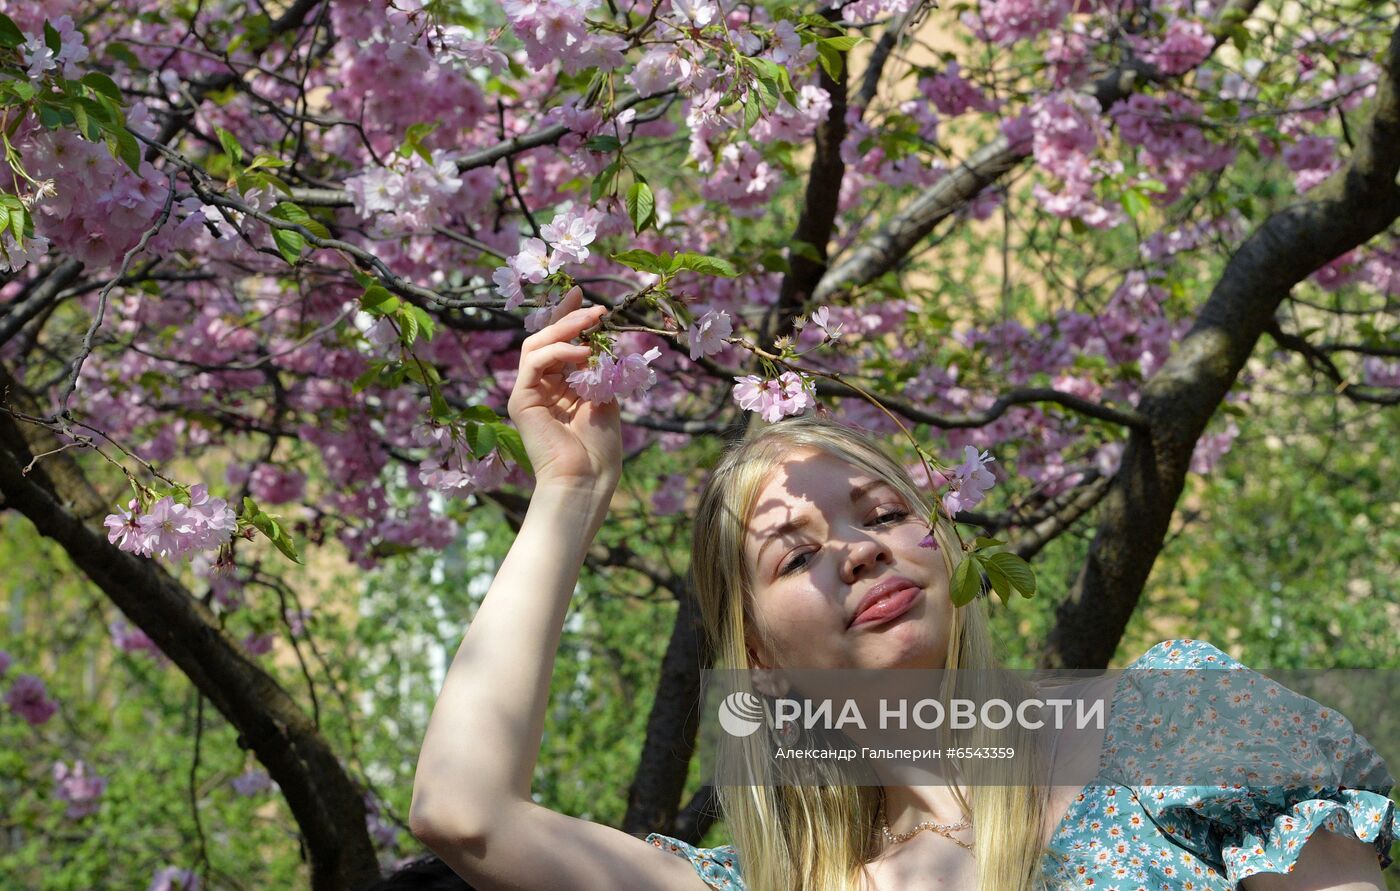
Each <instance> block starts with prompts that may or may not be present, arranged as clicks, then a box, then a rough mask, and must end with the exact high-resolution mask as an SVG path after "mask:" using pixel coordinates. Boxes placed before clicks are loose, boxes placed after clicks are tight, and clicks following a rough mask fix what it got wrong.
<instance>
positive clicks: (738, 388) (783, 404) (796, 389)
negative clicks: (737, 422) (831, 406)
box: [734, 371, 816, 424]
mask: <svg viewBox="0 0 1400 891" xmlns="http://www.w3.org/2000/svg"><path fill="white" fill-rule="evenodd" d="M734 380H735V381H736V383H735V385H734V401H735V402H737V403H739V407H740V408H742V409H744V410H745V411H752V412H757V413H758V414H759V415H760V416H761V417H762V418H763V419H764V420H765V421H767V422H768V423H770V424H771V423H774V422H776V421H778V420H779V419H780V418H784V417H787V416H788V415H797V414H801V413H802V412H804V411H806V410H807V409H808V408H810V407H812V406H813V405H815V404H816V398H815V395H814V392H813V386H812V383H811V381H809V380H807V379H806V378H805V377H803V376H801V375H799V374H797V373H796V372H793V371H784V372H783V373H782V374H780V375H778V376H777V377H776V378H774V379H772V380H764V379H763V378H761V377H759V376H758V375H756V374H750V375H745V376H744V377H736V378H734Z"/></svg>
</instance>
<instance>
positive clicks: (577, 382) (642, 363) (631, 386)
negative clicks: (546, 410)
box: [564, 347, 661, 403]
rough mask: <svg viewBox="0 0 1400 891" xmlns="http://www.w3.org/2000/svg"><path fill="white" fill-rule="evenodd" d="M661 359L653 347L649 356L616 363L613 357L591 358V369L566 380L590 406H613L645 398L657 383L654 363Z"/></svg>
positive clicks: (634, 355) (629, 356) (630, 356)
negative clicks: (636, 398) (608, 404)
mask: <svg viewBox="0 0 1400 891" xmlns="http://www.w3.org/2000/svg"><path fill="white" fill-rule="evenodd" d="M659 358H661V350H660V349H659V348H657V347H652V348H651V349H649V350H647V351H646V352H645V353H628V354H626V355H624V356H622V358H620V359H615V358H613V356H612V355H611V354H609V353H601V354H599V355H595V356H592V357H590V358H589V360H588V367H586V368H581V369H579V370H578V371H573V372H570V373H569V376H568V377H566V378H565V379H564V380H565V381H566V382H567V383H568V385H569V386H571V387H573V388H574V391H575V392H577V393H578V394H579V396H581V397H583V398H584V399H587V400H588V401H589V402H598V403H604V402H612V401H613V400H614V399H617V400H622V399H627V398H631V397H635V396H640V395H642V394H645V393H646V391H647V390H649V389H651V387H652V386H653V385H654V384H655V383H656V370H655V369H654V368H652V366H651V363H652V362H655V361H656V360H657V359H659Z"/></svg>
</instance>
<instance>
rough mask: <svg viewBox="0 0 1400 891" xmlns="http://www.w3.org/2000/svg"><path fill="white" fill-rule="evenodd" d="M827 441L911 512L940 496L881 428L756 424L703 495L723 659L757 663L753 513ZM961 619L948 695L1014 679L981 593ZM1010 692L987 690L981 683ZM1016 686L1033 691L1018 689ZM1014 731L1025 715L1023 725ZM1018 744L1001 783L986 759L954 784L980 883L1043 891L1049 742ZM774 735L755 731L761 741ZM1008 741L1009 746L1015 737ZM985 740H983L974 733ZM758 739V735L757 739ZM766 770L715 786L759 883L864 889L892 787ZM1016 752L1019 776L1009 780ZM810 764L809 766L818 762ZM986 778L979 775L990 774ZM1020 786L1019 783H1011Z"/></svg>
mask: <svg viewBox="0 0 1400 891" xmlns="http://www.w3.org/2000/svg"><path fill="white" fill-rule="evenodd" d="M800 448H817V449H820V450H822V451H824V452H827V453H828V454H831V455H833V456H835V457H837V458H840V459H841V460H843V461H846V462H848V463H850V464H851V465H853V466H854V467H856V468H858V469H859V470H862V471H864V472H866V473H869V474H871V475H872V476H875V477H877V478H880V479H883V480H885V481H886V482H888V483H890V484H891V485H892V486H894V487H895V488H896V489H897V490H898V491H899V492H900V494H902V495H903V496H904V498H905V499H906V500H907V503H908V504H909V506H910V508H911V509H913V510H918V511H922V513H923V515H924V516H927V515H928V512H929V509H930V507H931V504H932V502H931V501H930V498H929V496H928V495H926V494H925V493H924V492H923V491H921V490H920V488H919V487H918V486H917V485H916V484H915V483H914V481H913V480H912V479H911V478H910V476H909V474H908V473H907V472H906V471H905V470H904V468H903V467H901V466H900V465H899V463H898V462H897V461H895V460H893V459H892V458H891V457H890V456H889V455H888V454H887V453H886V452H884V451H883V450H882V449H881V448H880V446H879V445H877V444H876V443H875V441H874V440H872V439H871V438H870V437H869V436H867V435H866V434H864V433H861V432H859V431H856V430H854V429H851V428H849V427H846V426H844V425H842V424H840V423H837V422H835V421H830V420H824V419H821V418H818V417H815V416H804V417H796V418H789V419H786V420H783V421H779V422H778V423H776V424H772V425H770V426H767V427H765V428H762V429H760V430H758V431H757V433H755V434H754V435H751V436H750V437H749V438H747V439H746V440H744V441H742V442H741V443H739V444H736V445H735V446H734V447H732V448H731V449H730V450H729V451H727V452H726V453H725V455H724V456H723V457H722V458H721V459H720V461H719V463H718V465H717V466H716V467H715V469H714V471H713V472H712V474H711V476H710V479H709V481H708V482H707V483H706V485H705V489H704V491H703V492H702V493H701V496H700V502H699V506H698V509H697V511H696V516H695V534H694V537H693V543H692V550H691V564H690V565H691V572H692V576H693V579H694V583H695V593H696V597H697V600H698V604H699V608H700V613H701V619H702V622H703V624H704V628H705V633H706V635H707V636H708V638H709V641H710V644H711V646H712V647H713V652H714V654H715V665H716V667H718V668H729V669H749V668H751V667H752V666H751V665H750V662H749V654H748V646H747V641H748V640H749V637H748V635H755V634H756V633H757V631H758V629H757V628H755V627H754V624H753V622H752V616H751V613H750V610H749V603H750V597H751V592H752V584H753V580H752V578H751V575H750V572H749V567H748V564H747V561H746V559H745V554H744V537H745V533H746V529H747V525H748V520H749V515H750V513H751V511H752V510H753V507H754V503H755V501H756V500H757V497H758V494H759V492H760V490H761V489H762V488H763V485H764V483H765V481H766V480H767V478H768V476H769V475H770V473H771V472H772V471H773V470H774V468H776V467H777V466H778V465H779V464H780V463H781V461H782V459H783V458H784V456H786V455H787V454H789V453H790V452H792V451H793V450H794V449H800ZM934 536H935V539H936V540H937V542H938V546H939V551H940V553H942V555H943V558H944V560H945V565H946V568H947V570H948V577H949V578H950V579H951V578H952V575H953V571H954V569H955V568H956V567H957V564H958V562H960V560H961V556H962V546H961V544H960V543H959V540H958V536H957V532H956V531H955V530H954V528H953V526H952V524H951V523H950V522H949V521H948V520H947V519H946V518H945V517H943V516H941V515H940V516H939V518H938V522H937V524H936V525H935V527H934ZM954 615H955V618H954V621H953V625H952V627H951V629H950V630H949V639H948V650H947V662H946V667H947V668H948V669H951V670H949V671H945V672H944V677H945V681H944V689H943V691H941V693H942V694H943V695H945V696H949V695H952V692H953V691H954V690H958V691H961V692H960V693H959V695H967V693H968V692H972V691H968V690H967V688H966V687H963V686H958V684H959V675H961V674H962V672H961V671H960V670H968V674H967V675H963V677H964V678H966V677H973V678H979V679H981V678H987V677H995V678H1001V679H1002V680H1001V681H994V682H993V683H1003V684H1004V683H1016V682H1015V681H1014V680H1011V681H1007V680H1006V677H1007V676H1006V675H1005V673H1003V672H993V671H989V670H990V669H996V668H998V667H999V665H998V662H997V660H996V657H995V655H994V653H993V649H992V642H991V636H990V633H989V630H988V624H987V615H986V607H985V603H984V600H983V599H981V598H979V599H977V600H975V601H973V602H972V603H971V604H969V605H967V606H965V607H962V608H959V609H957V610H955V611H954ZM998 692H999V693H1002V694H1004V693H1008V692H1012V691H1010V690H1007V689H1005V688H1001V689H999V690H998V691H992V690H980V691H975V692H974V695H982V696H989V695H996V694H997V693H998ZM1015 692H1024V690H1017V691H1015ZM1011 730H1012V731H1015V726H1014V725H1013V727H1012V728H1011ZM1019 732H1020V733H1024V734H1025V738H1024V739H1020V738H1018V739H1014V740H1012V741H1010V742H1009V744H1012V745H1015V746H1016V747H1017V752H1018V753H1025V752H1029V753H1032V757H1023V756H1019V754H1018V757H1017V758H1016V759H1013V760H1012V761H1011V762H1000V763H999V764H997V765H996V769H997V770H999V771H1001V773H1000V774H999V775H998V777H999V778H998V779H997V780H996V783H993V782H992V781H991V778H990V777H987V776H985V774H980V773H979V766H978V764H977V763H976V762H975V761H974V763H972V764H968V765H966V767H965V768H964V771H963V775H964V777H966V778H967V780H968V783H967V788H966V789H965V790H964V789H963V788H962V787H960V786H955V787H954V789H953V791H954V796H955V798H956V800H957V801H958V803H959V804H960V805H961V806H962V808H963V810H964V812H965V813H968V814H970V815H971V817H972V820H973V824H974V826H975V827H976V843H975V845H974V847H973V854H974V856H975V858H976V861H977V871H978V883H977V887H978V889H979V891H1032V889H1035V888H1038V887H1040V886H1041V884H1042V882H1041V880H1040V862H1041V858H1042V856H1043V855H1044V848H1043V847H1042V845H1041V841H1040V840H1041V832H1040V826H1041V825H1042V823H1043V821H1044V819H1045V812H1046V789H1045V788H1044V786H1042V785H1039V784H1038V783H1037V782H1036V778H1037V776H1039V773H1038V771H1039V770H1040V768H1041V763H1042V761H1041V759H1040V757H1039V754H1038V752H1039V749H1038V745H1037V742H1036V740H1035V739H1033V738H1032V737H1031V736H1030V734H1029V731H1024V730H1022V731H1019ZM761 736H762V735H759V736H756V737H753V738H752V739H755V740H758V739H760V738H761ZM1000 739H1001V740H1002V741H1001V742H1000V743H998V744H999V745H1007V744H1008V740H1007V738H1006V736H1004V735H1003V736H1002V737H1001V738H1000ZM974 744H975V743H974ZM755 745H757V743H755ZM746 764H747V765H748V766H749V769H750V770H752V771H753V772H754V773H753V774H752V780H753V781H752V782H751V783H749V784H745V785H742V786H739V785H727V786H720V787H719V789H718V790H717V795H718V798H719V801H720V807H721V809H722V811H723V814H724V819H725V821H726V823H727V824H728V826H729V829H730V832H731V835H732V837H733V839H734V843H735V846H736V848H737V849H738V852H739V856H740V858H741V864H742V870H743V876H744V883H745V885H746V886H747V887H748V888H749V891H858V889H859V888H860V887H861V885H860V877H861V874H862V872H863V869H864V866H865V864H866V863H868V862H869V861H870V860H871V859H872V858H874V857H875V856H876V855H877V854H878V853H879V852H880V850H881V847H882V844H881V841H880V834H879V832H878V828H879V822H878V821H879V818H880V813H881V807H882V806H883V800H884V790H883V789H882V788H880V787H879V786H867V785H853V784H851V783H850V782H849V779H848V775H845V774H843V773H842V772H841V771H840V770H839V769H838V768H835V767H832V768H825V767H823V766H821V765H819V764H818V765H815V766H814V765H811V764H809V765H808V768H809V770H814V771H816V772H817V774H818V775H820V776H821V777H823V779H822V781H820V782H818V783H816V784H806V785H785V784H782V783H780V782H777V780H778V779H779V778H778V777H777V776H776V774H775V773H774V769H773V767H772V762H771V759H768V758H750V759H748V760H747V762H746ZM1008 764H1009V765H1011V768H1010V769H1012V770H1014V771H1016V774H1015V775H1014V776H1012V777H1010V778H1008V777H1007V775H1006V771H1007V769H1008ZM809 775H810V774H809ZM979 778H980V779H984V780H986V782H974V781H976V780H978V779H979ZM1008 782H1010V783H1014V785H1007V783H1008Z"/></svg>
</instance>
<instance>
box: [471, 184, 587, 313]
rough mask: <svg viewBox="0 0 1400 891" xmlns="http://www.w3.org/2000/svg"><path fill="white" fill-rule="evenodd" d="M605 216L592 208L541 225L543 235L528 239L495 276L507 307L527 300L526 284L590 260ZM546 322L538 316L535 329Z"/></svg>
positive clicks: (572, 212)
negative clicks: (571, 264)
mask: <svg viewBox="0 0 1400 891" xmlns="http://www.w3.org/2000/svg"><path fill="white" fill-rule="evenodd" d="M602 219H603V214H602V213H600V212H599V211H598V210H596V209H594V208H591V207H589V208H584V209H583V210H581V211H573V210H569V211H563V212H561V213H559V214H557V215H556V216H555V217H554V219H553V220H551V221H550V222H549V223H547V224H545V225H544V226H541V227H540V236H541V237H540V238H527V239H525V240H524V241H523V242H522V243H521V245H520V250H519V251H517V252H516V253H515V255H514V256H512V257H510V258H509V259H508V260H507V261H506V265H504V266H498V267H496V269H495V271H494V272H493V273H492V276H491V280H492V281H493V282H494V283H495V285H496V292H497V293H498V294H500V295H501V296H502V297H504V298H506V309H516V308H517V307H519V306H520V304H521V303H523V302H524V300H525V285H526V284H539V283H540V282H542V281H544V280H545V279H546V278H547V277H549V276H551V275H553V274H554V273H556V272H558V271H559V270H560V269H562V268H563V267H564V264H565V263H583V262H584V261H586V260H587V259H588V257H589V249H588V246H589V245H590V244H592V243H593V240H594V239H595V238H597V237H598V225H599V223H601V222H602ZM544 324H547V323H545V322H543V319H536V320H535V321H534V327H532V328H531V330H536V331H537V330H539V329H540V328H542V327H544Z"/></svg>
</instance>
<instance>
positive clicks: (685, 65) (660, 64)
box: [626, 46, 696, 96]
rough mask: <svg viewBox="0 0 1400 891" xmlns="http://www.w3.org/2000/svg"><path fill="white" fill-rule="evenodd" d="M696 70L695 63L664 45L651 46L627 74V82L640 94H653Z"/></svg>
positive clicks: (671, 85) (663, 90)
mask: <svg viewBox="0 0 1400 891" xmlns="http://www.w3.org/2000/svg"><path fill="white" fill-rule="evenodd" d="M695 72H696V66H695V63H693V62H691V61H690V60H689V59H687V58H685V57H683V56H681V55H680V54H679V53H677V52H676V51H674V50H672V49H669V48H666V47H660V46H658V47H653V48H651V49H650V50H648V51H647V53H646V55H644V56H642V58H641V61H639V62H637V64H636V65H635V66H634V67H633V68H632V72H631V73H630V74H628V75H627V78H626V80H627V83H628V84H630V85H631V87H632V89H634V90H636V91H637V93H638V95H641V96H655V95H656V94H657V93H663V92H665V91H666V90H669V89H671V87H673V86H675V85H676V84H677V82H679V81H683V80H687V79H689V78H690V77H691V76H692V75H694V74H695Z"/></svg>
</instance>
